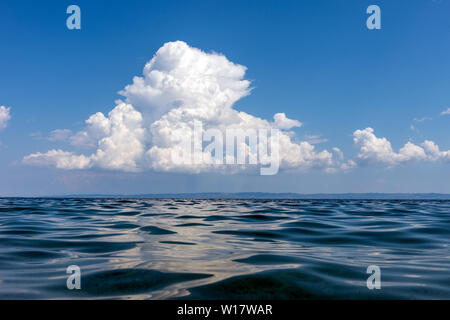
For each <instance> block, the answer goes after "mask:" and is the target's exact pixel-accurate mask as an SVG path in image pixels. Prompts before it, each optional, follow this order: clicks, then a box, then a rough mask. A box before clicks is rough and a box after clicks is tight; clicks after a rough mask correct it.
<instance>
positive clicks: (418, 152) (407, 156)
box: [353, 128, 450, 167]
mask: <svg viewBox="0 0 450 320" xmlns="http://www.w3.org/2000/svg"><path fill="white" fill-rule="evenodd" d="M353 140H354V142H355V144H356V145H357V146H358V147H359V148H360V151H359V153H358V155H357V160H358V162H359V163H384V164H387V165H388V166H391V167H392V166H395V165H398V164H401V163H406V162H411V161H420V160H425V161H444V162H450V151H440V150H439V147H438V146H437V145H436V144H435V143H434V142H433V141H428V140H427V141H425V142H424V143H422V144H421V145H420V146H418V145H416V144H414V143H412V142H407V143H406V144H405V145H404V146H403V147H402V148H401V149H400V150H399V151H398V152H395V151H394V150H393V149H392V146H391V143H390V142H389V140H387V139H386V138H378V137H377V136H376V135H375V134H374V130H373V129H372V128H366V129H364V130H356V131H355V132H354V133H353Z"/></svg>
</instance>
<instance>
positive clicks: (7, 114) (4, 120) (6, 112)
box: [0, 106, 11, 130]
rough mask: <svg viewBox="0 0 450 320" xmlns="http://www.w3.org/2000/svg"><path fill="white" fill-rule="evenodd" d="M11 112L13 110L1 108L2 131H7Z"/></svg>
mask: <svg viewBox="0 0 450 320" xmlns="http://www.w3.org/2000/svg"><path fill="white" fill-rule="evenodd" d="M10 111H11V108H6V107H5V106H0V130H3V129H5V128H6V125H7V124H8V121H9V120H10V119H11V115H10Z"/></svg>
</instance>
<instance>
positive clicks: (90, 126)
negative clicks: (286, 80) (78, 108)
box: [23, 41, 343, 172]
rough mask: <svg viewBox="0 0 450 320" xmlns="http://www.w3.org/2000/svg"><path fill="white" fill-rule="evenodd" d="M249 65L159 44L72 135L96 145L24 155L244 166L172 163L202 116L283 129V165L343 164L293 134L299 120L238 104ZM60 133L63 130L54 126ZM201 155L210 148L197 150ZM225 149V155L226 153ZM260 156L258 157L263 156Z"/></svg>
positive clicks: (115, 166) (172, 166)
mask: <svg viewBox="0 0 450 320" xmlns="http://www.w3.org/2000/svg"><path fill="white" fill-rule="evenodd" d="M245 72H246V67H244V66H242V65H239V64H235V63H233V62H231V61H229V60H228V59H227V58H226V57H225V56H224V55H221V54H218V53H206V52H203V51H201V50H199V49H196V48H193V47H190V46H188V45H187V44H186V43H185V42H182V41H176V42H169V43H166V44H164V45H163V46H162V47H161V48H160V49H159V50H158V51H157V52H156V54H155V55H154V56H153V58H152V59H151V60H150V61H149V62H148V63H147V64H146V65H145V67H144V70H143V75H142V76H136V77H134V78H133V82H132V84H130V85H127V86H125V88H124V89H123V90H121V91H120V92H119V93H120V94H121V95H122V96H123V100H119V101H117V102H116V103H117V105H116V106H115V107H114V108H113V110H112V111H111V112H109V114H108V115H107V116H105V115H104V114H103V113H100V112H98V113H96V114H94V115H92V116H91V117H89V119H88V120H86V127H85V128H84V129H83V130H81V131H79V132H77V133H75V134H74V135H71V137H70V142H71V144H72V145H74V146H76V147H87V148H94V149H95V150H94V151H93V152H92V153H91V154H88V155H76V154H74V153H72V152H66V151H61V150H51V151H49V152H47V153H36V154H31V155H29V156H27V157H25V158H24V159H23V162H24V163H26V164H30V165H52V166H55V167H57V168H61V169H87V168H91V167H98V168H105V169H112V170H123V171H141V170H158V171H182V172H201V171H211V170H214V171H223V170H226V171H227V172H236V171H239V170H240V169H243V170H245V167H237V166H225V165H222V166H216V165H211V164H206V163H205V164H202V165H199V164H195V165H192V164H190V165H187V164H180V163H175V162H174V161H173V160H172V154H173V152H174V151H176V150H177V148H179V142H180V141H181V140H182V139H183V138H184V137H186V136H190V135H191V134H192V132H193V127H194V123H195V122H196V121H197V122H201V123H202V125H203V132H206V131H207V130H210V129H215V130H217V131H219V132H222V133H224V132H225V131H226V130H229V129H236V130H261V129H265V130H268V131H270V130H271V129H279V130H281V133H280V136H279V145H278V146H279V153H280V167H281V168H285V169H307V168H321V169H325V170H328V169H333V168H338V167H340V166H342V163H341V161H342V159H343V156H342V154H341V153H338V157H337V159H336V158H335V157H334V156H333V154H332V153H331V152H329V151H326V150H323V151H317V150H316V149H315V147H314V146H313V145H312V144H311V143H309V142H307V141H299V142H298V141H294V140H293V138H292V135H293V133H292V132H289V131H286V130H290V129H292V128H294V127H300V126H301V125H302V123H301V122H299V121H297V120H293V119H289V118H287V117H286V115H285V114H284V113H277V114H275V115H274V121H273V122H270V121H267V120H264V119H262V118H259V117H255V116H253V115H250V114H248V113H245V112H241V111H238V110H236V109H235V108H234V107H235V103H236V102H237V101H238V100H240V99H242V98H243V97H245V96H247V95H249V94H250V91H251V88H250V82H249V81H248V80H245V79H244V76H245ZM59 133H61V134H62V133H68V132H67V131H65V132H58V134H59ZM200 152H201V153H202V154H201V156H202V157H203V158H208V157H210V156H211V155H210V154H209V153H207V152H205V151H200ZM229 156H230V155H225V158H226V157H229ZM265 162H266V161H265V159H261V163H262V164H264V163H265Z"/></svg>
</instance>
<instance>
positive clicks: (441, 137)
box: [0, 0, 450, 196]
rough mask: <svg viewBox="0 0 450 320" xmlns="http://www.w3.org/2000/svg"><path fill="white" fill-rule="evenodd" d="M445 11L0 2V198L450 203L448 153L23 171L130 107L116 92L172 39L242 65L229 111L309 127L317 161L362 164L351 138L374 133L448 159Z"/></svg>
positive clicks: (402, 4) (301, 135) (302, 134)
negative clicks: (242, 197) (313, 162)
mask: <svg viewBox="0 0 450 320" xmlns="http://www.w3.org/2000/svg"><path fill="white" fill-rule="evenodd" d="M70 4H77V5H78V6H79V7H80V8H81V13H82V29H81V30H68V29H67V28H66V18H67V17H68V15H67V14H66V8H67V6H68V5H70ZM371 4H377V5H378V6H379V7H380V8H381V24H382V29H381V30H368V29H367V27H366V19H367V17H368V15H367V14H366V13H365V11H366V8H367V7H368V6H369V5H371ZM449 12H450V1H446V0H440V1H439V0H435V1H432V0H420V1H400V0H399V1H186V2H183V3H181V2H180V1H134V2H130V1H76V2H67V1H39V2H37V1H20V0H19V1H2V2H1V4H0V43H1V44H2V49H1V50H0V70H1V74H2V77H0V106H1V105H3V106H6V107H9V108H10V115H11V119H10V120H9V121H8V123H7V126H6V128H4V129H3V130H1V131H0V141H1V143H0V195H8V196H14V195H24V196H27V195H44V194H68V193H122V194H133V193H167V192H205V191H225V192H239V191H266V192H300V193H316V192H446V193H450V161H447V160H445V159H446V158H445V157H444V156H442V159H443V160H439V159H438V160H436V159H433V160H432V161H429V160H424V159H419V160H417V161H416V159H412V160H411V161H395V165H392V163H388V162H386V161H384V162H383V161H378V160H379V159H380V157H378V158H377V156H373V154H370V155H368V156H370V157H372V158H373V159H372V158H371V159H372V160H374V159H375V158H376V159H375V160H374V161H360V162H358V165H357V167H355V168H353V169H351V170H337V172H334V173H329V172H325V171H324V170H320V169H316V168H311V169H308V170H301V171H298V172H287V171H283V170H281V171H280V173H279V174H277V175H275V176H259V175H255V174H252V173H241V174H218V173H208V172H206V173H199V174H196V173H190V172H182V173H176V172H161V171H158V170H142V171H139V172H126V171H123V170H109V169H105V168H101V167H95V166H94V167H92V168H89V169H83V170H62V169H56V168H54V167H52V166H43V167H40V166H29V165H26V164H25V163H23V161H22V159H23V158H24V157H26V156H27V155H30V154H34V153H37V152H41V153H45V152H47V151H48V150H52V149H55V150H56V149H61V150H67V151H71V152H72V151H73V152H75V153H77V154H78V153H82V152H84V151H83V150H79V149H77V148H75V147H73V146H71V145H70V143H69V142H68V141H67V140H62V139H61V141H49V139H48V137H49V134H50V132H51V131H53V130H55V129H67V130H71V132H73V133H76V132H78V131H80V130H83V128H84V126H85V123H84V121H85V120H86V119H88V118H89V117H90V116H91V115H92V114H95V113H96V112H102V113H104V114H105V115H107V114H108V112H109V111H111V110H112V109H113V108H114V107H115V100H117V99H119V98H121V96H120V95H119V94H118V91H120V90H122V89H123V88H124V87H125V86H126V85H128V84H131V83H132V81H133V80H132V79H133V77H134V76H141V75H142V69H143V67H144V65H145V64H146V62H147V61H149V60H150V59H151V58H152V57H153V55H154V54H155V53H156V52H157V51H158V49H159V48H161V47H162V46H163V45H164V44H165V43H167V42H170V41H176V40H181V41H184V42H186V43H187V44H188V45H189V46H191V47H195V48H198V49H200V50H203V51H205V52H207V53H211V52H217V53H221V54H223V55H225V56H226V58H227V59H228V60H229V61H231V62H233V63H235V64H240V65H243V66H245V67H247V71H246V75H245V79H248V80H250V81H251V82H252V84H251V87H253V90H252V92H251V94H250V95H249V96H247V97H244V98H242V99H240V100H238V101H237V102H236V103H235V104H234V106H233V108H234V109H237V110H239V111H244V112H246V113H248V114H251V115H253V116H255V117H260V118H263V119H268V120H270V119H272V116H273V115H274V114H275V113H280V112H283V113H285V114H286V116H287V117H288V118H290V119H297V120H299V121H301V122H302V123H303V125H302V126H301V127H300V128H294V129H293V131H294V132H295V135H296V139H297V140H298V141H302V140H308V141H310V142H311V141H312V140H311V136H320V138H318V139H316V140H323V142H321V143H318V144H314V147H315V148H316V149H317V150H318V151H321V150H331V149H332V148H333V147H338V148H339V149H340V150H342V152H343V153H344V155H345V159H346V160H351V159H355V161H356V160H357V159H358V154H360V152H361V150H360V149H359V148H358V147H357V146H355V143H354V141H353V138H354V132H355V131H356V130H364V129H365V128H367V127H371V128H373V129H374V134H375V135H376V136H377V137H378V138H382V137H386V139H387V140H389V141H390V143H391V145H392V148H393V151H394V152H397V153H398V152H399V149H400V148H402V147H403V146H404V145H405V143H407V142H408V141H410V142H411V143H413V144H415V145H417V146H421V144H422V143H423V142H424V141H425V140H430V141H433V142H434V143H435V144H436V145H439V148H440V150H441V151H446V150H449V149H450V141H449V139H448V137H449V127H450V126H449V125H450V115H441V113H442V112H443V111H445V110H447V109H448V108H450V90H449V88H450V59H449V58H448V57H449V56H450V19H449V18H450V16H449ZM414 119H415V120H414ZM50 140H51V139H50ZM316 142H317V141H316ZM87 153H89V152H87ZM363 156H364V155H363ZM427 157H429V155H428V154H427ZM377 159H378V160H377ZM449 159H450V157H449ZM360 160H361V159H360ZM366 160H367V159H366ZM366 162H367V163H366Z"/></svg>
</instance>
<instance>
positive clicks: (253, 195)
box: [0, 192, 450, 200]
mask: <svg viewBox="0 0 450 320" xmlns="http://www.w3.org/2000/svg"><path fill="white" fill-rule="evenodd" d="M0 198H66V199H67V198H111V199H242V200H244V199H248V200H250V199H266V200H270V199H273V200H276V199H304V200H308V199H309V200H450V194H444V193H314V194H300V193H265V192H236V193H221V192H200V193H160V194H157V193H151V194H130V195H125V194H68V195H46V196H30V197H21V196H15V197H11V196H8V197H2V196H0Z"/></svg>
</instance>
